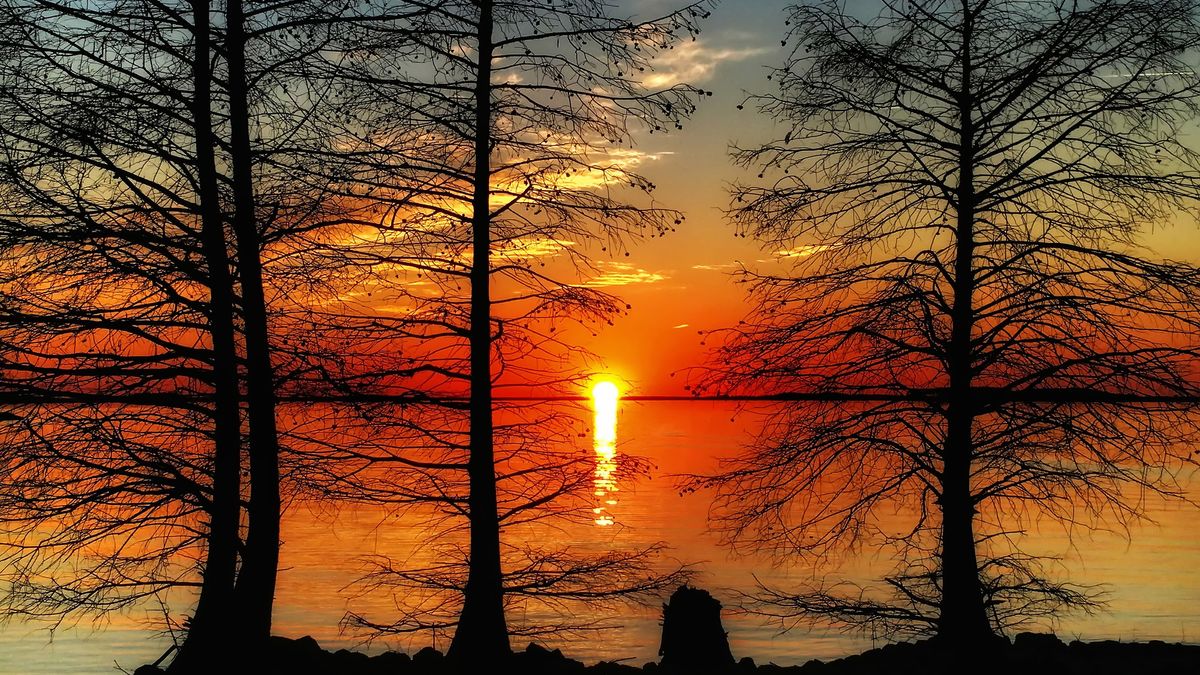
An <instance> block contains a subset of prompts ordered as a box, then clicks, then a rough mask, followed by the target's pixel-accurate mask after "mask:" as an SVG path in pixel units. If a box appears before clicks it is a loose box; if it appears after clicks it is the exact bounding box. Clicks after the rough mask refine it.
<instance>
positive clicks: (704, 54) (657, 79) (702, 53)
mask: <svg viewBox="0 0 1200 675" xmlns="http://www.w3.org/2000/svg"><path fill="white" fill-rule="evenodd" d="M766 53H767V49H766V48H764V47H712V46H709V45H708V44H707V43H706V42H704V41H703V40H697V41H696V42H684V43H683V44H681V45H679V46H678V47H676V48H675V49H673V50H671V51H669V52H666V53H664V54H662V55H661V56H659V57H658V58H657V59H655V60H654V72H652V73H650V74H649V75H647V76H646V78H645V79H644V80H643V81H642V83H643V84H644V85H646V86H647V87H650V88H651V89H660V88H663V87H670V86H672V85H676V84H679V83H681V82H686V83H688V84H698V83H700V82H705V81H707V80H709V79H710V78H712V76H713V72H714V71H716V69H717V66H719V65H721V64H722V63H725V62H727V61H744V60H746V59H748V58H752V57H755V56H759V55H761V54H766Z"/></svg>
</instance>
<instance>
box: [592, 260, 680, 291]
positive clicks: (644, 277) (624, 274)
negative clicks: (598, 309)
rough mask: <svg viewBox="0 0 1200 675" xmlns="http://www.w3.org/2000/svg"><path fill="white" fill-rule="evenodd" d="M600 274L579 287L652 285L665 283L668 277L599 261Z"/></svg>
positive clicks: (630, 266)
mask: <svg viewBox="0 0 1200 675" xmlns="http://www.w3.org/2000/svg"><path fill="white" fill-rule="evenodd" d="M596 264H597V266H598V267H600V270H601V271H600V274H599V275H597V276H594V277H592V278H591V279H588V280H587V281H585V282H584V283H582V284H580V286H584V287H587V288H608V287H610V286H629V285H632V284H653V283H657V282H659V281H665V280H666V279H667V278H668V277H667V276H666V275H664V274H660V273H658V272H650V271H648V270H644V269H641V268H640V267H635V266H633V265H632V264H630V263H623V262H610V261H606V260H601V261H599V262H597V263H596Z"/></svg>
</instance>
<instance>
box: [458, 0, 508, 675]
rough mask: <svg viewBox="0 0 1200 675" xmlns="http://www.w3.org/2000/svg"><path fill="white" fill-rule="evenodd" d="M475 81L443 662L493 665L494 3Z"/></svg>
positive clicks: (483, 18) (501, 648)
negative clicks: (449, 608)
mask: <svg viewBox="0 0 1200 675" xmlns="http://www.w3.org/2000/svg"><path fill="white" fill-rule="evenodd" d="M479 8H480V9H479V26H478V41H479V48H478V59H479V70H478V73H477V77H476V81H475V173H474V192H473V195H472V197H473V199H472V215H471V225H472V229H473V232H472V235H473V242H472V253H473V256H474V257H473V259H472V261H471V338H470V341H471V422H470V433H471V438H470V448H471V450H470V452H471V456H470V459H469V460H468V468H467V471H468V474H469V481H470V496H469V497H468V501H467V508H468V511H469V518H470V528H471V542H470V545H471V552H470V570H469V572H468V575H467V587H466V589H464V598H463V610H462V615H461V616H460V617H459V623H458V628H457V630H456V631H455V633H454V640H453V641H452V642H451V644H450V652H449V656H450V657H451V658H454V659H456V660H459V661H463V662H472V663H493V664H494V663H495V659H496V658H498V657H502V656H504V655H506V654H508V653H509V652H510V647H509V643H508V626H507V625H506V623H505V620H504V592H503V579H502V576H501V567H500V522H499V517H498V514H497V504H496V468H495V459H494V449H493V440H492V435H493V427H492V334H491V330H492V328H491V310H492V303H491V262H490V254H491V213H490V208H491V207H490V197H491V125H492V115H491V109H492V100H491V97H492V83H491V79H492V67H491V66H492V51H493V47H492V3H491V1H490V0H483V1H482V2H480V3H479Z"/></svg>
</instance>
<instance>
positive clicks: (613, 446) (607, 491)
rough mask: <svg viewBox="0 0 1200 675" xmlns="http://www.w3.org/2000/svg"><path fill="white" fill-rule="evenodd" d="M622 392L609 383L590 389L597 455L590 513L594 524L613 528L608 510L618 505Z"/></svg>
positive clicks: (593, 439)
mask: <svg viewBox="0 0 1200 675" xmlns="http://www.w3.org/2000/svg"><path fill="white" fill-rule="evenodd" d="M620 397H621V390H620V389H618V388H617V385H615V384H613V383H612V382H608V381H604V382H597V383H596V384H595V385H594V386H593V387H592V410H593V411H594V412H595V417H594V418H593V422H592V429H593V431H592V448H593V449H594V450H595V451H596V472H595V478H594V479H593V483H594V484H595V487H596V491H595V495H596V506H595V507H594V508H592V513H593V514H595V516H596V524H597V525H599V526H601V527H606V526H609V525H612V524H614V523H615V522H616V521H615V520H614V519H613V516H612V513H610V512H609V507H610V506H613V505H615V504H616V503H617V497H616V492H617V400H618V399H619V398H620Z"/></svg>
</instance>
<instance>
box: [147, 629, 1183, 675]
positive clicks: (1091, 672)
mask: <svg viewBox="0 0 1200 675" xmlns="http://www.w3.org/2000/svg"><path fill="white" fill-rule="evenodd" d="M271 650H272V653H271V654H270V663H272V664H274V668H273V670H272V672H273V673H278V675H458V674H459V673H462V672H471V673H473V672H479V671H478V670H471V671H463V670H461V669H458V668H455V667H454V666H453V664H451V663H450V662H448V661H447V660H446V658H445V657H444V656H443V655H442V654H441V653H440V652H438V651H436V650H434V649H433V648H431V647H426V648H424V649H422V650H420V651H418V652H416V653H415V654H413V655H411V656H410V655H408V654H403V653H400V652H386V653H383V654H378V655H376V656H368V655H366V654H363V653H361V652H354V651H350V650H346V649H339V650H337V651H334V652H329V651H326V650H324V649H322V648H321V646H320V645H319V644H318V643H317V641H316V640H314V639H313V638H311V637H307V636H306V637H302V638H299V639H295V640H293V639H288V638H283V637H274V638H272V643H271ZM162 672H163V671H162V670H160V669H158V668H156V667H154V666H142V667H141V668H138V669H137V670H136V671H134V675H159V674H161V673H162ZM489 672H494V673H505V674H507V673H513V674H514V675H568V674H570V675H575V674H580V673H584V674H587V675H635V674H639V673H641V674H646V673H656V674H660V675H665V674H667V673H671V674H676V673H679V674H683V673H687V674H688V675H691V674H693V673H695V674H696V675H704V674H705V673H714V674H721V675H750V674H754V675H759V674H761V675H918V674H919V675H931V674H932V675H972V674H975V673H996V674H999V673H1014V674H1017V675H1192V674H1195V673H1200V645H1186V644H1177V643H1176V644H1172V643H1166V642H1161V641H1157V640H1155V641H1150V642H1116V641H1111V640H1107V641H1101V642H1080V641H1072V642H1070V643H1066V644H1065V643H1063V642H1062V641H1060V640H1059V639H1058V638H1057V637H1056V636H1054V635H1052V634H1042V633H1022V634H1020V635H1017V636H1016V638H1015V639H1014V640H1013V641H1012V642H1011V643H1010V642H1008V641H1007V640H1003V641H1000V642H998V643H997V645H996V646H995V648H993V649H988V650H987V651H986V652H977V653H962V652H957V651H954V650H948V649H946V648H945V647H944V646H942V645H939V644H937V643H935V642H934V641H923V642H916V643H908V642H901V643H896V644H891V645H887V646H884V647H880V648H877V649H870V650H868V651H865V652H863V653H862V654H856V655H854V656H848V657H845V658H841V659H837V660H833V661H828V662H823V661H818V660H812V661H809V662H808V663H805V664H803V665H799V666H777V665H775V664H770V663H769V664H762V665H759V664H756V663H755V662H754V661H753V659H751V658H749V657H745V658H742V659H741V660H740V661H737V662H736V663H735V664H732V665H729V666H712V667H702V668H699V669H697V667H695V666H691V667H686V668H683V667H675V668H672V667H664V666H661V665H660V664H658V663H646V664H644V665H642V666H640V667H638V666H633V665H629V664H625V663H613V662H600V663H596V664H592V665H584V664H583V663H582V662H580V661H576V660H574V659H570V658H567V657H566V656H564V655H563V654H562V652H561V651H560V650H557V649H554V650H550V649H546V648H545V647H541V646H539V645H536V644H531V645H529V646H528V647H527V648H526V649H525V650H524V651H520V652H516V653H514V654H513V655H512V656H511V657H510V659H509V661H508V662H506V663H503V664H497V665H496V667H495V668H493V669H490V670H489Z"/></svg>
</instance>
